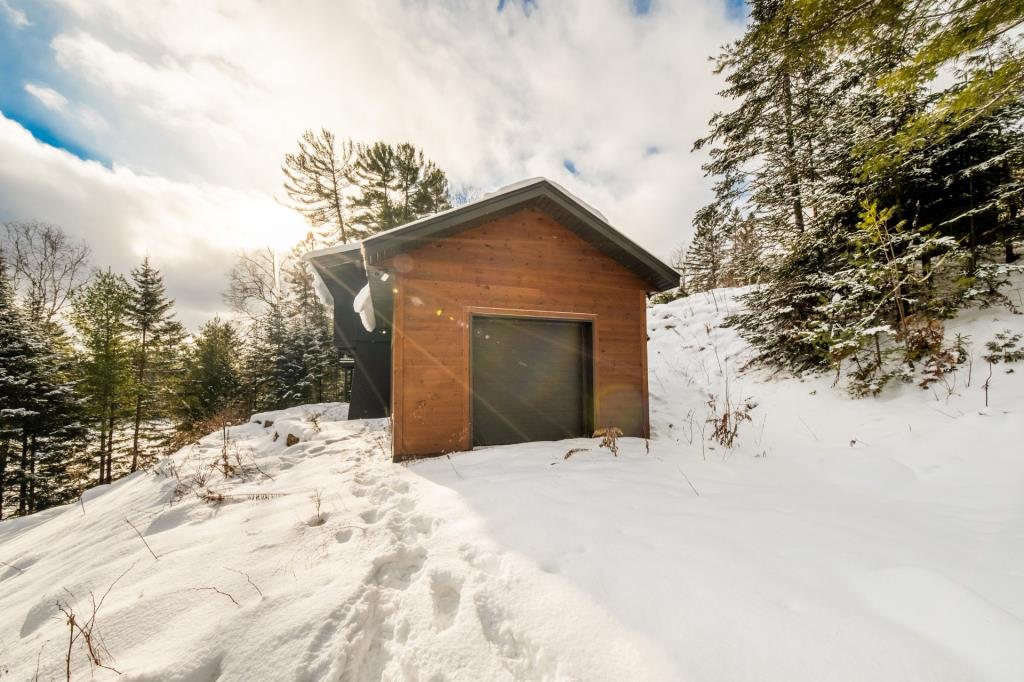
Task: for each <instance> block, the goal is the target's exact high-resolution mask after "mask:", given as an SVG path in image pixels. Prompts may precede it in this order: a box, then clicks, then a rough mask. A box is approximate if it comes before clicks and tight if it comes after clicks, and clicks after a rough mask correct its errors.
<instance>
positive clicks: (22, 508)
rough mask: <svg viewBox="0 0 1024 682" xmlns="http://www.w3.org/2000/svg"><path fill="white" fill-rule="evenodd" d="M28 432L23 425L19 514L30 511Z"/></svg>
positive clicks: (22, 514)
mask: <svg viewBox="0 0 1024 682" xmlns="http://www.w3.org/2000/svg"><path fill="white" fill-rule="evenodd" d="M27 471H28V432H27V431H26V430H25V427H24V426H23V427H21V481H20V486H19V487H18V516H24V515H25V514H26V513H27V512H28V476H27V474H26V472H27Z"/></svg>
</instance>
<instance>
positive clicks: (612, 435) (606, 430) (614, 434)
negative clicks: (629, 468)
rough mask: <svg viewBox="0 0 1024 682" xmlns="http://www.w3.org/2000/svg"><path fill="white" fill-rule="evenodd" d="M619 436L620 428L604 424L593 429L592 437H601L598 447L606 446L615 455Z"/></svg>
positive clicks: (617, 451)
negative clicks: (604, 425)
mask: <svg viewBox="0 0 1024 682" xmlns="http://www.w3.org/2000/svg"><path fill="white" fill-rule="evenodd" d="M621 436H622V429H620V428H619V427H617V426H606V427H603V428H600V429H598V430H596V431H594V438H600V439H601V443H600V447H602V448H608V449H609V450H611V451H612V454H613V455H615V456H616V457H618V456H619V438H620V437H621ZM566 459H568V456H566Z"/></svg>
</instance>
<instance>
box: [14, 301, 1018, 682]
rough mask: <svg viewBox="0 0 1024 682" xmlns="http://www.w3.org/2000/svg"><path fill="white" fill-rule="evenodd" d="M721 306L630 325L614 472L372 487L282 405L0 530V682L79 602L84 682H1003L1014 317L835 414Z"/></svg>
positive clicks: (378, 445)
mask: <svg viewBox="0 0 1024 682" xmlns="http://www.w3.org/2000/svg"><path fill="white" fill-rule="evenodd" d="M736 293H737V292H735V291H718V292H713V293H711V294H708V295H697V296H692V297H689V298H685V299H681V300H678V301H675V302H673V303H670V304H665V305H660V306H655V307H654V308H653V309H652V310H651V312H650V316H649V323H650V333H651V343H650V349H649V360H650V372H651V373H650V387H651V393H652V399H651V400H652V404H651V407H652V422H653V431H654V433H653V436H652V438H651V440H650V441H649V442H644V441H642V440H639V439H622V440H621V441H620V443H619V444H620V448H621V451H620V453H619V456H618V457H616V456H613V454H612V453H611V452H610V451H609V450H608V449H606V448H601V447H599V446H598V443H597V441H596V440H589V439H579V440H572V441H562V442H555V443H532V444H525V445H517V446H506V447H495V448H486V449H480V450H477V451H474V452H472V453H463V454H457V455H453V456H452V457H450V458H439V459H434V460H430V461H423V462H418V463H415V464H412V465H410V466H400V465H395V464H392V463H390V462H389V461H388V458H387V456H386V450H387V441H386V439H387V428H386V423H385V422H383V421H352V422H349V421H345V420H344V417H345V406H343V405H309V406H304V407H301V408H295V409H291V410H285V411H282V412H275V413H267V414H263V415H255V416H254V417H253V421H252V422H251V423H249V424H245V425H242V426H238V427H234V428H232V429H231V432H230V433H231V438H230V442H229V443H227V445H226V446H225V443H224V441H223V439H222V438H221V435H220V434H214V435H211V436H209V437H207V438H206V439H204V440H203V441H201V442H200V443H199V444H198V445H197V446H195V447H191V448H186V449H185V450H183V451H181V452H179V453H178V454H176V455H175V456H174V457H172V458H168V459H167V460H166V461H165V462H163V463H162V464H161V465H160V466H159V467H157V468H156V469H154V470H152V471H149V472H144V473H138V474H135V475H133V476H131V477H129V478H127V479H124V480H122V481H119V482H117V483H115V484H114V485H111V486H103V487H101V488H97V489H94V490H92V491H89V492H88V493H87V494H86V495H85V496H84V497H83V500H82V503H81V504H76V505H71V506H68V507H63V508H59V509H53V510H50V511H47V512H43V513H41V514H38V515H36V516H33V517H28V518H25V519H16V520H12V521H5V522H3V523H0V562H2V563H0V677H2V676H3V675H4V674H7V675H10V676H11V677H12V679H32V678H33V677H34V676H35V675H36V671H37V668H38V672H39V679H56V678H61V679H63V677H64V674H65V654H66V650H67V645H68V626H67V623H66V619H65V618H64V616H63V615H62V614H61V613H60V611H59V610H58V608H57V604H58V603H60V604H62V605H64V606H65V608H71V609H73V610H74V612H75V614H76V617H79V618H81V617H86V618H87V617H88V616H89V615H90V614H91V612H92V606H91V601H90V594H92V595H95V597H96V599H97V600H99V599H100V598H101V597H102V596H103V595H104V594H106V597H105V599H104V601H103V602H102V604H101V605H100V607H99V609H98V612H97V615H96V619H95V629H94V633H95V638H96V641H97V642H98V644H100V645H101V648H100V652H101V660H102V662H103V663H104V664H105V665H109V666H111V667H113V668H115V669H116V670H117V671H120V672H121V673H122V674H121V675H120V676H118V675H116V674H115V673H114V672H111V671H108V670H104V669H99V668H98V669H96V670H95V671H94V674H95V676H96V678H97V679H113V678H117V679H121V680H132V681H136V680H212V679H219V680H253V679H275V680H276V679H280V680H286V679H296V680H320V679H341V680H377V679H401V680H445V679H447V680H492V679H497V680H501V679H517V680H527V679H531V680H532V679H542V680H571V679H579V680H627V679H628V680H665V679H681V680H687V679H693V680H730V681H733V680H815V681H817V680H864V679H900V680H922V681H923V680H928V681H929V682H931V681H937V680H1019V679H1024V574H1022V572H1021V568H1020V567H1021V566H1022V565H1024V507H1022V505H1021V500H1022V499H1024V452H1022V450H1024V449H1022V447H1021V443H1022V442H1024V420H1022V418H1021V414H1022V411H1024V379H1022V374H1024V372H1021V371H1017V372H1012V373H1007V370H1008V369H1013V366H1012V365H1010V366H996V367H995V368H994V371H993V375H992V379H991V382H990V388H989V405H990V406H989V407H987V408H986V407H985V406H984V392H983V390H982V388H981V386H982V384H983V382H984V380H985V377H986V375H987V372H988V366H987V364H986V363H985V362H984V361H983V360H982V359H981V355H982V354H983V352H984V351H983V346H984V342H985V341H987V340H989V339H991V338H992V337H993V335H994V334H995V333H997V332H999V331H1002V330H1004V329H1011V330H1013V331H1015V332H1017V333H1020V332H1022V331H1024V318H1022V317H1020V316H1014V315H1011V314H1010V313H1009V312H1007V311H1005V310H1000V309H989V310H983V311H971V312H967V313H965V314H964V315H962V316H961V318H960V319H958V320H956V321H954V322H953V323H951V324H950V325H949V330H950V333H954V332H957V331H959V332H961V333H963V334H967V335H970V337H971V339H972V350H973V360H972V364H971V365H970V366H967V367H964V368H963V369H962V370H961V371H960V372H958V373H957V375H956V376H955V379H951V382H954V383H951V384H950V385H949V386H942V387H936V386H933V387H932V389H930V390H922V389H920V388H917V387H916V386H913V385H907V386H901V387H897V388H895V389H893V390H889V391H887V392H886V393H885V394H883V396H882V397H881V398H879V399H872V400H861V401H853V400H851V399H849V398H848V397H846V396H845V394H844V393H843V392H842V389H841V388H835V387H832V385H831V384H832V378H831V377H815V378H804V379H799V378H779V377H772V376H769V375H768V374H767V373H764V372H746V373H741V372H739V369H740V367H741V366H742V365H743V364H744V363H745V362H746V361H747V360H748V359H749V357H750V350H749V349H748V348H747V347H746V346H745V344H744V343H743V342H742V341H741V340H740V339H738V338H737V336H736V335H735V333H734V332H733V331H732V330H730V329H728V328H723V327H721V326H720V325H721V322H722V320H723V318H724V316H725V315H726V314H727V313H728V312H729V311H730V310H733V309H735V307H736V305H737V304H736V302H735V295H736ZM726 390H728V392H729V395H730V396H731V399H732V400H733V401H739V400H749V402H750V403H751V404H756V407H755V408H754V409H753V411H752V412H751V416H752V421H751V422H749V423H745V424H743V425H742V427H741V430H740V432H739V439H738V446H737V447H735V448H733V449H730V450H726V449H723V448H722V447H721V446H718V445H716V444H714V443H712V442H709V441H708V440H707V437H706V436H707V429H708V425H707V423H706V419H707V417H708V415H709V411H710V410H711V406H710V404H709V403H714V404H716V405H717V404H718V403H720V402H721V401H722V400H723V397H724V395H725V392H726ZM289 435H291V436H293V438H292V439H289V438H288V436H289ZM295 438H297V439H298V443H297V444H295V445H292V446H288V445H287V443H288V441H289V440H293V441H294V439H295ZM570 450H576V451H575V452H573V454H572V455H571V456H570V457H569V458H568V459H567V458H566V454H567V453H568V452H569V451H570ZM225 455H226V457H225ZM225 462H226V464H225ZM108 590H109V592H108ZM90 667H91V666H90V663H89V660H88V659H87V658H86V656H85V653H84V649H83V648H82V646H81V641H78V642H76V643H75V645H74V648H73V652H72V676H73V678H75V679H79V678H84V677H87V676H88V675H89V674H90Z"/></svg>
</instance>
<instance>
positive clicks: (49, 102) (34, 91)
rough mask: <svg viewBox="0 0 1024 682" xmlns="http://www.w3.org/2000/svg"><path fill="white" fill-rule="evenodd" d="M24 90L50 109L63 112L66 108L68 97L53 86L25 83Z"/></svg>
mask: <svg viewBox="0 0 1024 682" xmlns="http://www.w3.org/2000/svg"><path fill="white" fill-rule="evenodd" d="M25 92H27V93H28V94H30V95H32V96H33V97H35V98H36V99H37V100H39V101H40V102H41V103H42V105H43V106H44V107H46V108H47V109H50V110H51V111H59V112H65V111H67V109H68V98H67V97H65V96H64V95H62V94H60V93H59V92H57V91H56V90H54V89H53V88H48V87H46V86H45V85H38V84H36V83H25Z"/></svg>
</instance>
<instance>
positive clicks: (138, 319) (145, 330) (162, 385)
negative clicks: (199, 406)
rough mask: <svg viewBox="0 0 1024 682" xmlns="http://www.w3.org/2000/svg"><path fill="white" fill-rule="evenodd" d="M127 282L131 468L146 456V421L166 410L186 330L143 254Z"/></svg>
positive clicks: (159, 415) (175, 378)
mask: <svg viewBox="0 0 1024 682" xmlns="http://www.w3.org/2000/svg"><path fill="white" fill-rule="evenodd" d="M132 284H133V286H132V290H131V295H130V298H129V301H128V310H127V312H128V316H127V322H128V331H129V332H130V333H131V334H132V336H133V349H132V350H133V353H132V374H133V378H134V382H133V385H132V394H133V395H132V400H133V402H134V405H133V415H132V449H131V453H132V460H131V467H130V471H136V470H137V469H138V468H139V465H140V463H143V464H144V463H145V461H146V459H147V457H146V453H145V452H144V451H143V449H144V445H143V443H142V441H143V440H144V439H145V437H146V435H147V434H146V433H144V429H145V428H146V424H147V423H150V422H152V420H154V419H159V418H164V417H168V416H169V415H170V396H171V394H172V391H173V389H174V387H175V385H176V383H177V380H178V376H179V372H178V369H179V365H180V360H181V358H180V346H181V343H182V340H183V338H184V336H185V330H184V328H183V327H182V326H181V324H180V323H179V322H177V321H176V320H175V319H174V312H173V310H174V301H173V300H171V299H169V298H168V297H167V293H166V290H165V288H164V282H163V277H162V276H161V275H160V272H159V271H158V270H157V269H156V268H154V267H153V266H152V265H150V262H149V258H148V257H147V258H144V259H143V261H142V265H140V266H139V267H138V268H135V269H134V270H132Z"/></svg>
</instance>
